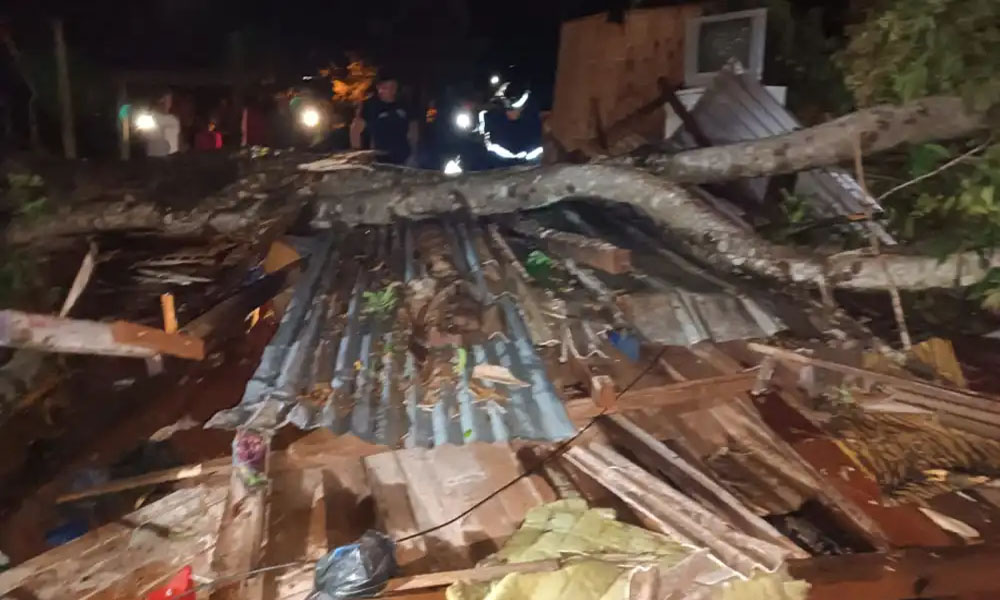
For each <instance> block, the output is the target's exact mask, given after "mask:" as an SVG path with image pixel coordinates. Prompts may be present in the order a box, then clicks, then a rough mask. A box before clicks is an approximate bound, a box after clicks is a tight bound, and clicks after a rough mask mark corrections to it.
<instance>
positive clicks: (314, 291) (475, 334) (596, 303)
mask: <svg viewBox="0 0 1000 600" xmlns="http://www.w3.org/2000/svg"><path fill="white" fill-rule="evenodd" d="M550 214H551V215H554V216H555V217H557V218H558V219H559V220H560V221H561V223H563V224H565V226H564V229H575V230H576V231H577V232H578V233H581V234H583V235H588V236H593V237H598V238H605V239H611V240H612V241H614V242H616V243H618V244H620V245H621V246H622V247H625V248H629V249H631V250H632V256H633V262H634V265H635V269H634V270H633V271H632V272H630V273H627V274H624V275H609V274H606V273H601V272H596V271H591V270H590V269H587V268H585V267H583V266H580V265H578V264H576V263H575V262H574V261H573V260H572V259H569V258H566V257H560V256H557V255H553V256H552V257H551V258H552V259H553V261H554V265H555V266H554V268H555V269H558V270H559V279H560V281H561V283H556V284H553V282H547V283H545V282H540V281H535V280H534V279H532V278H531V276H530V275H528V274H527V272H526V271H525V268H524V265H522V264H521V263H522V262H523V261H525V258H526V256H527V255H528V253H529V252H530V251H531V250H532V249H534V248H536V247H537V246H535V245H534V243H535V242H537V240H534V241H533V240H531V239H528V240H525V239H523V238H517V237H508V235H507V234H505V233H504V230H503V228H501V227H500V226H499V225H498V224H497V223H490V222H486V223H472V222H470V223H466V222H461V221H458V220H448V219H444V220H438V221H425V222H420V223H408V222H400V223H399V224H397V225H396V226H391V227H379V228H372V229H367V230H366V229H354V230H352V231H349V232H347V233H346V234H345V233H344V232H339V233H334V232H328V233H324V234H321V235H318V236H316V237H315V238H314V239H312V240H311V241H309V242H308V243H303V244H300V245H302V246H304V247H307V248H308V251H309V252H310V258H309V263H308V267H307V270H306V272H305V273H304V274H303V276H302V277H301V279H300V281H299V283H298V284H297V286H296V288H295V290H294V292H293V294H292V299H291V302H290V304H289V306H288V308H287V310H286V311H285V313H284V316H283V317H282V321H281V324H280V326H279V328H278V331H277V333H276V334H275V336H274V338H273V340H272V341H271V343H270V344H269V345H268V347H267V348H266V349H265V351H264V354H263V357H262V359H261V362H260V365H259V366H258V368H257V371H256V373H255V375H254V377H253V378H252V380H251V381H250V382H249V384H248V385H247V387H246V391H245V393H244V396H243V399H242V401H241V403H240V404H239V405H238V406H236V407H234V408H232V409H230V410H227V411H222V412H220V413H218V414H217V415H216V416H215V417H214V418H213V419H212V420H211V421H210V423H209V425H208V426H210V427H224V428H233V427H238V426H254V427H262V428H277V427H279V426H281V425H283V424H286V423H291V424H294V425H296V426H298V427H300V428H303V429H313V428H319V427H325V428H328V429H330V430H332V431H334V432H336V433H348V432H350V433H353V434H355V435H357V436H358V437H360V438H362V439H364V440H367V441H371V442H373V443H377V444H382V445H386V446H389V447H432V446H438V445H442V444H462V443H465V442H468V441H485V442H503V441H508V440H511V439H513V438H520V439H528V440H545V441H556V440H560V439H565V438H566V437H569V436H570V435H572V434H573V433H574V429H573V426H572V424H571V422H570V419H569V417H568V416H567V413H566V410H565V408H564V407H563V403H562V399H561V398H560V396H559V395H558V393H557V391H556V389H555V387H554V385H553V383H552V381H551V380H550V379H549V375H548V370H547V365H546V364H545V363H544V362H543V361H542V359H541V358H540V356H539V354H538V351H536V347H540V346H549V345H558V346H561V350H562V352H561V355H560V359H561V361H562V362H566V361H567V360H568V354H569V353H572V355H573V356H577V357H585V358H586V357H591V356H595V355H596V356H599V357H601V358H604V359H607V358H608V356H609V355H612V354H613V349H612V348H613V344H612V342H611V341H609V339H608V336H607V333H608V332H609V331H611V330H616V331H618V332H620V333H623V334H632V335H633V336H635V334H637V337H638V338H639V339H640V340H641V341H644V342H648V343H656V344H668V345H678V346H690V345H692V344H696V343H698V342H701V341H706V340H711V341H729V340H736V339H747V338H767V337H770V336H772V335H773V334H775V333H776V332H778V331H780V330H782V329H784V328H785V326H784V324H783V322H782V320H781V319H780V318H779V317H778V316H777V315H776V314H775V313H773V312H772V310H771V309H769V308H767V306H766V303H765V304H762V303H760V302H758V298H757V297H756V296H755V295H753V294H749V293H747V292H745V291H743V290H741V289H738V288H736V287H735V286H733V285H731V284H729V283H727V282H725V281H723V280H721V279H719V278H717V277H715V276H714V275H712V274H710V273H708V272H707V271H705V270H703V269H701V268H699V267H697V266H695V265H693V264H691V263H689V262H688V261H686V260H685V259H683V258H681V257H680V256H678V255H676V254H674V253H672V252H670V251H669V250H667V249H665V248H663V247H662V246H661V245H660V244H659V243H658V242H657V241H656V240H654V239H652V238H651V237H650V236H649V235H647V234H645V233H643V232H642V231H640V230H639V229H638V228H637V227H636V226H635V225H634V224H633V223H631V222H628V221H625V220H621V219H618V218H617V217H613V216H612V215H606V218H602V219H601V221H602V222H601V223H600V230H598V229H597V228H595V227H594V226H592V225H590V224H589V223H588V222H587V221H586V220H585V219H584V218H583V217H581V216H580V215H578V214H576V213H574V212H572V211H571V210H569V209H564V208H557V209H553V210H552V211H550ZM508 242H510V243H508ZM512 244H513V246H512ZM515 247H516V249H515ZM420 285H429V286H430V288H431V290H432V294H434V297H435V298H437V297H438V295H439V294H442V293H444V290H446V289H448V288H452V287H455V286H457V288H456V289H459V290H461V291H460V292H459V294H460V295H462V297H464V298H466V300H467V301H468V304H471V305H474V308H473V309H472V311H473V314H475V315H477V317H476V318H477V319H478V320H477V321H475V322H474V324H473V325H472V326H471V329H468V328H466V329H462V328H458V327H457V326H454V321H455V320H456V319H459V318H461V315H459V316H456V310H457V309H456V306H457V305H455V306H452V307H451V309H441V308H440V307H438V310H437V313H438V316H437V321H436V323H437V324H436V325H434V326H433V327H439V328H440V329H439V330H436V333H434V332H431V331H430V329H431V328H432V326H431V325H429V324H428V323H429V322H430V321H429V320H428V319H429V317H426V316H424V317H418V316H415V314H414V313H415V312H418V311H419V310H420V309H416V308H414V305H413V304H412V303H413V302H414V296H415V295H416V294H417V292H416V291H415V290H416V287H417V286H420ZM392 286H397V288H396V289H405V290H406V291H405V292H402V293H398V296H399V297H400V300H401V303H400V304H401V307H396V308H394V309H393V310H392V311H391V314H388V315H382V316H378V315H376V314H370V313H371V310H370V306H368V305H369V304H371V303H372V302H373V295H374V294H377V293H379V292H383V293H386V292H385V290H387V289H390V288H391V287H392ZM434 290H436V291H434ZM433 303H434V302H433V300H432V301H430V302H428V303H427V304H426V305H425V306H428V307H429V306H430V304H433ZM427 310H429V309H427ZM459 312H460V311H459ZM487 312H490V314H492V315H493V316H492V317H491V318H487V316H486V315H487ZM497 315H499V316H497ZM487 321H489V323H488V322H487ZM417 330H420V331H417ZM446 330H447V331H446ZM421 331H422V332H421ZM449 331H450V333H448V332H449ZM456 336H458V337H456ZM425 338H426V339H425ZM431 338H434V339H436V340H437V342H434V343H431V342H428V340H430V339H431ZM414 340H419V344H418V346H420V347H418V348H415V347H414ZM425 343H426V345H427V347H428V348H431V350H428V349H427V348H423V350H421V348H422V347H423V344H425ZM447 344H456V346H455V347H454V348H452V349H449V348H448V346H447ZM459 346H460V348H459ZM434 348H437V349H434ZM550 357H551V358H552V360H553V361H554V360H555V357H552V356H551V355H550ZM484 364H489V365H498V366H502V367H505V368H506V369H508V370H509V372H510V374H511V375H512V376H513V377H515V378H517V379H519V380H520V381H522V382H524V384H525V385H523V386H518V385H506V384H502V383H495V382H490V381H484V380H481V379H478V378H476V379H474V378H473V377H472V373H473V370H474V369H475V367H476V366H477V365H484Z"/></svg>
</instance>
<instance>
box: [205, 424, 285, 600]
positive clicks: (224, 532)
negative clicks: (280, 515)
mask: <svg viewBox="0 0 1000 600" xmlns="http://www.w3.org/2000/svg"><path fill="white" fill-rule="evenodd" d="M237 435H239V434H237ZM263 441H264V444H265V447H264V453H265V457H264V470H263V472H262V473H261V475H262V476H263V477H265V478H266V477H267V476H268V475H269V472H270V469H269V463H270V460H271V459H270V453H271V449H270V444H271V441H270V439H269V438H268V437H266V436H264V438H263ZM234 452H235V450H234ZM269 496H270V482H267V483H264V484H261V485H256V486H254V487H248V485H247V484H246V482H245V480H244V474H243V473H241V470H240V469H233V470H232V475H230V482H229V495H228V496H227V498H226V506H225V509H224V512H223V514H222V523H221V524H220V525H219V537H218V539H217V540H216V543H215V552H214V554H213V555H212V569H213V570H214V571H215V572H216V573H220V574H222V575H223V576H225V575H230V574H238V573H248V572H250V571H252V570H253V569H255V568H256V567H258V566H260V562H261V559H262V558H263V556H264V547H265V546H266V543H267V539H266V538H267V535H266V534H267V520H268V498H269ZM263 584H264V578H263V577H261V576H259V575H258V576H254V577H250V578H246V579H244V578H240V579H238V580H236V581H227V583H225V584H223V585H221V586H219V587H217V588H215V589H214V590H213V591H212V594H211V596H209V598H210V600H254V599H260V598H262V597H263V594H264V589H263V588H264V585H263Z"/></svg>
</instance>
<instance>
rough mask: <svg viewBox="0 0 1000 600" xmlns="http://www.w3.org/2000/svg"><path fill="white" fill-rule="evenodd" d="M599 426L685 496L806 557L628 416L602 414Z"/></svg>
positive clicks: (791, 543) (744, 529)
mask: <svg viewBox="0 0 1000 600" xmlns="http://www.w3.org/2000/svg"><path fill="white" fill-rule="evenodd" d="M601 426H602V429H604V431H605V432H606V433H607V434H608V436H609V437H610V438H611V439H612V440H613V441H614V442H615V443H617V444H619V445H621V446H624V447H625V448H628V450H630V451H631V452H632V453H633V454H634V455H635V457H636V458H637V459H638V460H639V461H640V462H641V463H643V464H644V465H645V466H646V468H647V469H649V470H651V471H653V472H656V471H659V472H660V473H662V474H663V475H665V476H666V477H668V478H669V479H670V481H672V482H673V483H674V484H675V485H677V486H678V487H680V488H681V489H683V490H684V491H685V492H687V493H688V494H689V495H693V496H695V497H697V498H699V499H700V500H701V501H702V502H704V503H706V504H708V505H710V506H712V507H714V508H715V510H716V511H717V512H718V513H719V514H721V515H723V516H724V517H725V518H727V519H728V520H729V521H730V522H731V523H733V524H734V525H736V526H737V527H739V528H740V529H741V530H742V531H744V532H745V533H747V534H749V535H753V536H756V537H759V538H761V539H766V540H768V541H770V542H772V543H774V544H778V545H781V546H783V547H785V549H787V550H788V551H789V552H790V553H791V555H792V556H798V557H805V556H806V554H805V552H804V551H803V550H801V549H800V548H799V547H798V546H796V545H795V544H794V543H793V542H792V541H791V540H789V539H788V538H786V537H785V536H783V535H781V533H779V532H778V530H777V529H775V528H774V527H773V526H772V525H771V524H770V523H768V522H767V521H765V520H764V519H762V518H760V517H759V516H757V515H755V514H754V513H752V512H750V511H749V510H748V509H747V508H746V506H745V505H744V504H743V503H742V502H740V501H739V500H738V499H737V498H736V497H735V496H733V495H732V494H730V493H729V492H728V491H727V490H726V489H725V488H723V487H722V486H721V485H719V484H717V483H716V482H715V481H714V480H712V479H711V478H710V477H708V476H707V475H705V474H704V473H702V472H701V471H699V470H698V469H697V468H695V467H694V466H692V465H691V464H690V463H688V462H687V461H686V460H684V459H683V458H681V457H680V456H679V455H678V454H677V453H676V452H674V451H672V450H670V449H669V448H667V446H666V445H664V444H663V443H662V442H660V441H659V440H657V439H656V438H654V437H653V436H651V435H650V434H649V433H647V432H646V431H645V430H643V429H642V428H640V427H639V426H638V425H636V424H635V423H634V422H632V421H631V420H629V419H628V418H626V417H624V416H622V415H613V416H609V417H602V418H601Z"/></svg>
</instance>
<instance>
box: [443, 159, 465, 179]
mask: <svg viewBox="0 0 1000 600" xmlns="http://www.w3.org/2000/svg"><path fill="white" fill-rule="evenodd" d="M461 172H462V159H461V158H453V159H451V160H449V161H448V162H446V163H445V165H444V174H445V175H458V174H459V173H461Z"/></svg>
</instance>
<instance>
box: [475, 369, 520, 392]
mask: <svg viewBox="0 0 1000 600" xmlns="http://www.w3.org/2000/svg"><path fill="white" fill-rule="evenodd" d="M472 376H473V377H475V378H476V379H482V380H483V381H489V382H491V383H502V384H504V385H512V386H515V387H527V385H528V384H527V383H525V382H524V381H521V380H520V379H518V378H517V377H514V374H513V373H511V372H510V369H508V368H507V367H501V366H500V365H491V364H481V365H476V366H475V368H473V369H472Z"/></svg>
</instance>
